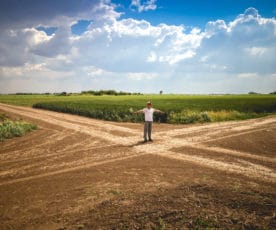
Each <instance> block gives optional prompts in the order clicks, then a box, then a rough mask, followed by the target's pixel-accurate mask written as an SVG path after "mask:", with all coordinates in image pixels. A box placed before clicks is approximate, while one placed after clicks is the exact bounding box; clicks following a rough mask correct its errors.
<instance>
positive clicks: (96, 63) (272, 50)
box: [0, 0, 276, 93]
mask: <svg viewBox="0 0 276 230" xmlns="http://www.w3.org/2000/svg"><path fill="white" fill-rule="evenodd" d="M275 17H276V1H274V0H231V1H229V0H209V1H202V0H191V1H189V0H187V1H180V0H170V1H168V0H47V1H46V0H1V1H0V93H15V92H60V91H68V92H78V91H82V90H88V89H93V90H99V89H115V90H123V91H131V92H143V93H158V92H159V91H160V90H163V91H164V92H165V93H247V92H249V91H256V92H262V93H268V92H272V91H275V90H276V19H275Z"/></svg>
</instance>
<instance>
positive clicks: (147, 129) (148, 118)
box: [134, 101, 164, 142]
mask: <svg viewBox="0 0 276 230" xmlns="http://www.w3.org/2000/svg"><path fill="white" fill-rule="evenodd" d="M134 113H135V114H136V113H144V114H145V125H144V142H147V141H148V140H149V141H152V139H151V130H152V122H153V113H164V112H162V111H160V110H158V109H154V108H152V104H151V102H150V101H148V102H147V107H146V108H144V109H141V110H138V111H136V112H134Z"/></svg>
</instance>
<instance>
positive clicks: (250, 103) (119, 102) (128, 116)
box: [0, 95, 276, 124]
mask: <svg viewBox="0 0 276 230" xmlns="http://www.w3.org/2000/svg"><path fill="white" fill-rule="evenodd" d="M148 100H151V101H152V102H153V107H156V108H158V109H160V110H163V111H165V112H166V114H164V115H162V114H161V115H160V114H155V120H156V121H159V122H167V123H184V124H185V123H196V122H200V123H202V122H210V121H226V120H243V119H247V118H256V117H261V116H265V115H268V114H271V113H275V112H276V95H210V96H208V95H124V96H113V95H111V96H110V95H103V96H91V95H71V96H55V95H1V96H0V102H2V103H9V104H15V105H25V106H33V107H35V108H40V109H47V110H52V111H57V112H65V113H71V114H77V115H81V116H86V117H92V118H97V119H103V120H109V121H128V122H140V121H142V119H143V118H142V116H139V115H133V114H132V112H133V111H135V110H138V109H141V108H143V107H144V106H145V102H146V101H148Z"/></svg>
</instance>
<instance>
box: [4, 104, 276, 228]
mask: <svg viewBox="0 0 276 230" xmlns="http://www.w3.org/2000/svg"><path fill="white" fill-rule="evenodd" d="M0 113H5V114H7V115H8V116H9V117H10V118H11V119H24V120H26V121H29V122H32V123H34V124H37V125H38V127H39V128H38V130H35V131H32V132H30V133H28V134H27V135H25V136H23V137H17V138H13V139H8V140H5V141H4V142H0V229H50V230H51V229H190V228H193V229H205V228H221V229H276V186H275V185H276V167H275V166H276V164H275V163H276V158H275V154H276V116H269V117H264V118H259V119H250V120H245V121H231V122H220V123H208V124H197V125H169V124H158V123H155V124H154V127H153V139H154V141H153V142H148V143H146V144H144V143H142V142H141V141H142V140H143V134H142V130H143V127H142V124H133V123H116V122H107V121H100V120H94V119H89V118H85V117H80V116H75V115H70V114H63V113H57V112H51V111H45V110H38V109H33V108H28V107H20V106H12V105H6V104H0Z"/></svg>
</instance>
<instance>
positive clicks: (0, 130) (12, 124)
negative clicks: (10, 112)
mask: <svg viewBox="0 0 276 230" xmlns="http://www.w3.org/2000/svg"><path fill="white" fill-rule="evenodd" d="M0 119H1V121H0V141H4V140H5V139H7V138H12V137H19V136H23V135H24V134H26V133H28V132H30V131H31V130H34V129H37V126H36V125H34V124H30V123H27V122H25V121H11V120H9V119H7V118H6V117H5V116H4V115H0Z"/></svg>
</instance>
